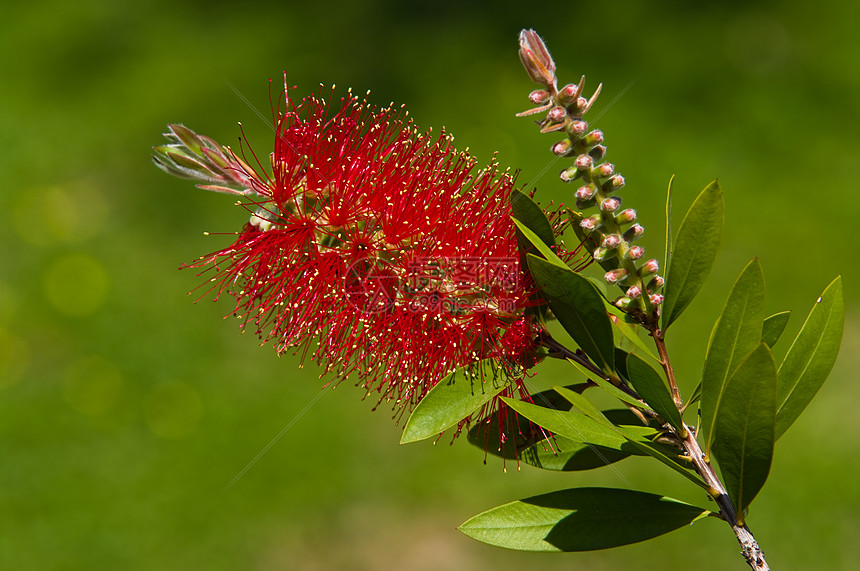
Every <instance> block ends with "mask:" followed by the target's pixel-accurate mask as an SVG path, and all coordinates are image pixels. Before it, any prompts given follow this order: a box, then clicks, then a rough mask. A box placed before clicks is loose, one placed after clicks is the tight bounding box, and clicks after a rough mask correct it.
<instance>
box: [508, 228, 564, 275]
mask: <svg viewBox="0 0 860 571" xmlns="http://www.w3.org/2000/svg"><path fill="white" fill-rule="evenodd" d="M513 221H514V225H515V226H516V227H517V230H518V231H519V232H520V233H521V234H522V235H523V237H525V239H526V240H527V241H528V243H529V244H531V245H532V246H534V248H535V249H536V250H537V251H538V252H539V253H540V255H541V256H543V257H544V258H545V259H546V260H547V261H549V262H550V263H552V264H553V265H554V266H557V267H559V268H562V269H565V270H568V271H571V272H572V271H573V270H571V269H570V267H568V265H567V264H565V263H564V260H562V259H561V258H559V257H558V256H557V255H556V254H555V252H553V251H552V249H550V247H549V246H547V245H546V244H545V243H544V241H543V240H541V238H540V236H538V235H537V234H535V233H534V232H532V231H531V230H530V229H529V228H528V227H526V225H525V224H523V223H522V222H520V221H519V220H517V219H516V218H514V219H513ZM529 255H530V256H533V255H534V254H529ZM535 257H537V256H535Z"/></svg>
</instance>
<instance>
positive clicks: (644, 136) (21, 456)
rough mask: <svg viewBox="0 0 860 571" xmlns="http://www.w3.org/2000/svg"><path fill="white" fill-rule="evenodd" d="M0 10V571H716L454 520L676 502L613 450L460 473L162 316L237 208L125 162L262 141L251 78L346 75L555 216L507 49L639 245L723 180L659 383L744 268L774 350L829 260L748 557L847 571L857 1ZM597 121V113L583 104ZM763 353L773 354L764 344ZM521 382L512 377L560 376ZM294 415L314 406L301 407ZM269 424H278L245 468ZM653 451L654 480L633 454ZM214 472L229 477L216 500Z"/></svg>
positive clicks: (309, 382)
mask: <svg viewBox="0 0 860 571" xmlns="http://www.w3.org/2000/svg"><path fill="white" fill-rule="evenodd" d="M457 4H458V6H457V7H454V5H453V4H451V5H449V4H442V3H436V2H397V1H394V0H388V1H379V2H372V3H367V2H346V1H342V0H335V1H329V2H326V3H312V2H293V1H289V0H288V1H281V2H276V3H275V2H273V3H260V2H248V3H235V2H224V1H212V0H210V1H207V2H202V1H197V2H166V1H159V2H141V3H136V4H126V3H120V2H108V1H106V0H81V1H80V2H75V3H71V2H49V1H35V2H16V3H9V5H6V6H4V9H3V16H2V19H0V261H2V264H0V439H2V440H0V454H2V456H0V566H2V567H3V568H4V569H10V570H12V569H14V570H30V569H33V570H42V569H45V570H47V569H159V570H161V569H163V570H179V569H261V570H275V569H277V570H280V569H307V570H316V569H417V570H423V569H428V570H429V569H489V568H493V569H500V570H501V569H516V568H525V569H534V568H541V569H590V570H610V569H629V568H632V567H633V566H636V567H637V568H645V569H651V568H660V569H691V568H693V569H741V568H744V565H743V563H742V561H741V559H740V557H739V556H738V554H737V551H738V546H737V544H736V542H735V539H734V537H733V535H732V534H731V532H730V531H729V529H728V527H727V526H725V525H724V524H721V523H719V522H717V521H704V522H700V523H697V524H696V525H695V526H692V527H691V528H689V529H683V530H680V531H677V532H674V533H673V534H670V535H667V536H664V537H662V538H660V539H658V540H655V541H652V542H648V543H643V544H638V545H634V546H629V547H625V548H622V549H617V550H612V551H606V552H594V553H585V554H567V555H565V554H558V555H552V554H528V553H515V552H505V551H502V550H498V549H495V548H491V547H487V546H484V545H481V544H478V543H476V542H474V541H472V540H470V539H468V538H466V537H465V536H463V535H461V534H459V532H457V531H456V529H455V527H456V526H457V525H458V524H460V523H461V522H463V521H465V520H466V519H467V518H468V517H470V516H471V515H473V514H475V513H477V512H479V511H482V510H484V509H487V508H490V507H493V506H495V505H498V504H501V503H505V502H508V501H512V500H514V499H518V498H521V497H526V496H529V495H533V494H537V493H542V492H548V491H551V490H554V489H559V488H564V487H575V486H579V485H605V486H620V487H636V488H641V489H645V490H648V491H652V492H659V493H665V494H668V495H672V496H675V497H678V498H681V499H684V500H687V501H692V502H698V503H700V504H703V505H704V504H705V499H704V498H703V497H702V494H700V493H699V491H698V490H697V489H693V487H692V486H689V485H688V483H687V482H686V481H685V480H683V479H682V478H678V477H676V476H674V475H672V474H671V473H670V472H667V471H665V470H663V469H661V468H660V467H659V466H651V464H652V462H647V461H645V460H640V459H633V460H630V461H627V462H624V463H621V464H619V465H618V466H617V467H616V468H613V469H610V468H604V469H601V470H597V471H594V472H588V473H581V474H558V473H545V472H540V471H537V470H535V469H532V468H529V467H527V466H524V467H523V468H522V469H521V470H518V469H517V467H516V465H515V464H514V463H508V465H507V470H506V471H503V469H502V465H501V463H500V462H498V461H496V460H494V459H490V460H489V462H488V463H487V465H484V464H483V453H482V452H481V451H479V450H477V449H474V448H472V447H470V446H469V445H468V444H467V443H466V442H465V440H462V439H461V440H460V441H457V442H455V443H454V445H453V446H449V445H448V443H449V440H450V438H449V437H448V436H446V437H443V438H442V439H441V440H440V441H439V443H438V445H436V446H435V447H434V446H433V445H432V444H431V443H421V444H417V445H409V446H400V445H398V440H399V429H398V428H396V427H395V426H394V424H393V422H392V421H391V419H390V416H391V414H390V412H389V410H388V409H386V408H384V407H381V408H380V410H378V411H376V412H374V413H371V411H370V409H371V408H372V405H373V403H371V402H368V401H365V402H361V400H360V399H361V391H360V390H359V389H356V388H354V387H352V386H351V385H350V384H349V383H344V384H343V385H342V386H341V387H340V388H338V389H337V390H335V391H327V392H325V393H323V394H322V396H321V397H320V398H319V399H317V396H319V390H320V386H321V384H322V383H321V382H320V380H319V379H318V375H319V371H318V370H317V369H316V368H315V367H314V366H308V367H305V368H304V369H300V368H299V367H298V365H299V360H298V358H296V357H293V356H284V357H282V358H280V359H278V358H277V357H276V356H275V354H274V351H273V350H272V349H271V348H260V347H258V343H257V341H256V340H255V338H253V337H251V336H240V335H239V334H238V330H237V327H236V323H234V322H233V321H231V320H229V319H227V320H222V319H220V317H222V316H223V315H224V314H225V313H227V312H228V311H229V309H230V306H229V303H227V302H223V303H218V304H212V303H210V302H200V303H198V304H196V305H195V304H193V303H192V298H190V297H188V296H186V295H185V292H186V291H188V290H191V289H192V288H194V287H195V286H196V285H197V283H198V279H197V278H196V277H195V275H194V274H193V272H191V271H184V272H179V271H177V270H176V268H177V266H178V265H179V263H181V262H184V261H189V260H191V259H193V258H194V257H196V256H198V255H201V254H203V253H206V252H209V251H212V250H215V249H218V248H220V247H222V246H223V245H224V244H225V243H226V238H225V237H223V236H209V237H205V236H203V232H204V231H211V232H230V231H234V230H236V229H238V228H239V226H240V225H241V224H242V223H243V222H244V221H245V219H246V214H245V213H244V212H243V211H242V210H240V209H237V208H234V207H232V206H231V203H232V200H231V199H230V198H229V197H227V196H221V195H213V194H209V193H205V192H202V191H198V190H196V189H194V188H193V187H192V186H191V185H190V184H188V183H187V182H184V181H179V180H174V179H172V178H170V177H168V176H166V175H164V174H163V173H161V172H160V171H158V170H157V169H155V168H154V167H153V166H152V165H151V163H150V161H149V152H150V147H151V146H152V145H155V144H158V143H159V142H160V140H161V133H162V132H163V130H164V126H165V124H166V123H168V122H184V123H186V124H187V125H189V126H191V127H192V128H194V129H196V130H198V131H199V132H201V133H204V134H208V135H210V136H212V137H214V138H216V139H217V140H219V141H221V142H223V143H225V144H226V143H231V144H232V143H235V142H236V140H237V136H238V128H237V126H236V122H237V121H241V122H242V123H243V125H244V128H245V131H246V133H247V134H248V136H249V138H250V140H251V141H252V143H253V145H254V147H255V149H256V150H257V151H259V152H261V153H262V154H265V153H267V152H268V149H269V148H270V147H271V130H270V128H269V126H268V123H267V121H264V120H262V119H261V118H260V117H259V116H258V110H259V112H260V113H262V115H263V117H269V116H270V112H269V101H268V84H267V80H268V79H269V78H272V79H273V81H274V83H273V86H274V89H275V90H277V87H278V85H280V83H281V72H282V71H283V70H286V71H287V72H288V74H289V81H290V82H291V83H293V84H298V85H299V91H298V93H300V94H306V93H310V92H311V91H314V90H316V89H317V85H318V84H319V83H324V84H326V85H330V84H332V83H335V84H337V86H338V87H337V90H338V93H342V92H343V91H344V90H345V89H346V87H347V86H352V87H353V88H354V89H355V90H356V91H357V92H359V93H361V92H363V91H365V90H367V89H372V92H371V94H370V99H371V100H372V101H373V102H375V103H377V104H380V105H385V104H388V103H389V102H390V101H394V102H396V103H397V104H400V103H404V104H406V105H407V108H408V109H409V110H410V113H411V116H412V117H413V118H414V119H415V121H416V122H417V124H418V125H419V126H421V127H422V128H425V129H427V128H431V127H432V128H433V129H434V130H438V129H440V128H441V127H443V126H444V127H446V128H447V129H449V130H450V131H451V132H452V133H454V134H455V136H456V142H457V144H458V145H459V146H460V147H467V146H468V147H469V148H470V149H471V150H472V151H473V152H474V153H475V154H476V156H477V157H478V158H479V159H481V160H482V161H484V162H486V161H489V160H490V158H491V156H492V153H493V152H494V151H498V152H499V155H498V156H499V160H500V162H501V163H502V165H504V166H511V167H514V168H518V169H521V173H520V175H519V181H520V182H521V183H522V184H524V185H527V186H528V187H529V188H531V187H535V186H536V187H538V188H539V195H538V196H539V198H541V199H542V200H544V201H548V200H550V199H554V200H556V201H558V200H565V197H567V196H570V192H572V189H571V188H569V187H564V186H563V185H562V184H561V183H560V182H559V181H558V179H557V177H556V175H557V172H558V171H559V170H560V169H561V165H560V164H559V163H554V164H550V163H551V159H552V156H551V155H550V153H549V152H548V149H549V146H550V144H551V143H553V142H554V141H555V139H554V138H553V137H551V136H541V135H539V134H538V133H537V130H536V128H535V127H534V125H533V124H532V123H531V122H530V121H529V120H528V119H515V118H514V116H513V115H514V113H515V112H517V111H520V110H522V109H525V108H526V107H528V102H527V100H526V95H527V94H528V92H529V91H530V90H531V89H532V84H530V83H529V81H528V79H527V77H526V75H525V73H524V72H523V71H522V69H521V66H520V63H519V61H518V59H517V55H516V47H517V45H516V38H517V32H518V31H519V30H520V29H521V28H522V27H534V28H536V29H537V30H538V31H539V32H540V33H541V34H542V35H543V36H544V37H545V39H546V40H547V42H548V45H549V47H550V49H551V50H552V52H553V54H554V56H555V59H556V61H557V63H558V65H559V70H560V71H559V74H560V76H561V78H562V81H574V82H575V81H576V80H577V79H578V78H579V75H580V74H585V75H587V77H588V85H590V86H591V87H594V86H596V85H597V83H598V82H603V83H604V93H603V95H602V96H601V99H600V100H599V102H598V104H597V105H596V107H595V110H594V111H593V112H592V113H591V121H592V125H593V126H595V127H599V128H601V129H603V130H604V132H605V134H606V137H607V145H608V147H609V156H608V158H609V159H610V160H611V161H613V162H614V163H615V164H616V165H617V166H618V168H619V170H620V171H621V172H622V173H623V174H624V175H625V176H626V178H627V181H628V186H627V188H626V189H625V191H624V193H623V195H624V199H625V205H628V206H631V207H635V208H636V209H637V210H638V211H639V213H640V218H641V220H642V222H643V224H644V225H645V227H646V234H647V235H646V237H645V239H644V244H645V246H646V247H647V249H648V251H649V254H652V255H657V254H658V253H659V252H661V251H662V237H661V236H662V233H663V214H662V213H663V201H664V193H665V188H666V184H667V182H668V180H669V177H670V176H671V175H672V174H675V175H676V187H675V189H676V193H675V203H676V207H677V218H676V220H677V221H678V222H679V221H680V214H681V212H682V210H683V209H685V208H686V207H687V206H688V205H689V204H690V202H691V201H692V199H693V197H694V196H695V194H696V193H697V192H698V191H699V190H700V189H701V188H702V187H704V185H705V184H707V183H708V182H709V181H710V180H711V179H713V178H714V177H719V178H720V181H721V183H722V186H723V188H724V190H725V193H726V200H727V205H728V209H727V210H728V222H727V228H726V233H725V238H724V246H723V249H722V252H721V255H720V257H719V258H718V260H717V264H716V267H715V270H714V274H713V276H712V279H711V281H710V282H709V283H708V284H707V285H706V287H705V288H704V289H703V291H702V293H701V294H700V296H699V298H698V299H697V300H696V301H695V302H694V305H693V306H692V307H691V308H690V309H689V310H688V312H687V314H686V315H685V316H684V318H682V320H681V321H679V322H678V323H677V324H676V325H675V326H673V330H672V331H671V334H672V335H671V336H670V340H669V342H670V349H671V351H672V352H673V354H674V356H675V359H676V366H677V369H678V371H679V374H680V375H681V378H682V379H683V380H682V390H684V391H686V392H687V394H689V392H690V391H691V390H692V387H693V386H694V385H695V383H696V381H697V379H698V375H699V374H700V371H701V361H702V358H703V354H704V350H705V345H706V343H707V337H708V334H709V331H710V327H711V324H712V323H713V320H714V319H715V318H716V316H717V314H718V312H719V310H720V308H721V306H722V304H723V301H724V299H725V296H726V295H727V293H728V289H729V287H730V286H731V283H732V282H733V280H734V278H735V276H736V275H737V274H738V272H739V271H740V270H741V268H742V267H743V265H744V264H745V263H746V262H747V261H748V260H749V259H750V258H751V257H752V256H760V257H761V262H762V265H763V267H764V270H765V275H766V277H767V280H768V284H769V288H770V289H769V300H768V304H769V309H770V310H772V312H776V311H779V310H783V309H788V308H790V309H792V310H794V312H795V313H794V315H793V318H792V321H791V323H790V325H789V331H788V333H787V334H786V336H789V335H793V334H794V332H796V330H797V328H798V327H799V325H800V323H801V322H802V319H803V317H804V316H805V314H806V312H807V311H808V309H809V307H810V306H811V304H812V302H813V301H814V300H815V298H816V296H817V295H818V294H819V292H820V291H821V290H822V289H823V288H824V286H825V285H826V284H827V283H829V282H830V280H831V279H832V278H833V277H834V276H835V275H836V274H839V273H842V274H843V276H844V280H845V282H844V283H845V291H846V301H847V320H846V329H845V337H844V340H843V347H842V354H841V357H840V360H839V361H838V363H837V365H836V367H835V369H834V372H833V375H832V377H831V379H830V380H829V382H828V383H827V384H826V385H825V386H824V388H823V389H822V391H821V393H820V394H819V396H818V398H817V399H816V400H815V401H814V402H813V404H812V406H811V408H810V409H809V410H808V412H807V413H806V414H805V415H804V416H803V417H801V419H800V421H799V422H798V423H797V424H796V425H795V426H794V427H793V428H792V429H791V431H790V432H789V433H788V434H787V435H786V436H785V437H784V438H783V439H782V440H781V441H780V442H779V444H778V447H777V451H776V459H775V463H774V466H773V469H772V473H771V480H770V481H769V483H768V485H767V486H766V487H765V488H764V490H763V492H762V493H761V495H760V496H759V498H758V499H757V500H756V502H755V503H754V504H753V507H752V513H751V514H750V517H749V523H750V525H751V527H752V528H753V530H754V531H755V532H756V534H757V536H758V538H759V539H760V541H761V543H762V545H763V547H764V549H765V551H766V553H767V554H768V557H769V560H770V562H771V564H772V566H773V567H774V568H776V569H853V568H855V565H856V561H857V551H856V550H857V547H856V539H857V537H858V536H860V515H858V513H860V509H858V508H860V487H858V486H857V474H858V471H860V460H858V448H860V436H858V434H860V423H858V420H857V419H858V418H860V417H858V416H857V414H856V407H857V404H856V403H857V401H858V397H860V389H858V382H857V378H856V374H855V371H856V370H857V368H858V355H860V330H858V327H860V326H858V323H860V322H858V301H860V296H858V287H857V283H858V281H860V270H858V267H860V266H858V264H857V263H856V261H855V260H854V256H855V255H856V252H857V239H856V238H857V228H858V223H857V220H858V210H860V195H858V179H860V147H858V135H857V125H858V124H860V103H858V102H860V71H858V69H860V67H858V54H860V40H858V35H857V33H856V29H855V27H856V23H857V22H858V21H860V7H858V6H860V5H857V4H855V3H851V2H844V1H839V0H822V1H820V2H816V3H814V4H812V5H810V4H809V3H808V2H800V1H793V2H725V3H719V4H714V5H712V6H704V5H703V6H700V7H696V6H692V5H691V3H688V2H679V1H675V2H661V3H656V2H651V3H645V2H633V1H625V2H601V3H596V2H593V3H585V2H569V3H558V4H555V5H553V4H538V3H531V4H529V3H521V2H520V3H489V2H487V3H477V2H459V3H457ZM598 116H599V118H597V117H598ZM785 348H786V342H785V341H783V342H782V343H780V345H778V346H777V349H778V352H780V351H784V350H785ZM570 374H571V371H570V369H569V368H565V367H562V366H560V365H557V364H552V363H551V364H547V365H545V366H542V367H541V368H540V369H539V374H538V376H537V377H536V378H535V379H534V382H535V384H536V385H538V386H540V387H545V386H550V385H552V384H557V383H563V382H570V380H571V377H569V375H570ZM315 399H316V400H315ZM286 427H288V429H287V430H286V431H285V433H284V435H283V437H282V438H281V439H280V440H278V441H277V442H276V443H274V444H273V445H272V446H271V447H270V448H268V449H266V450H265V453H264V454H262V455H261V456H260V457H259V458H257V461H256V462H255V463H254V464H253V465H252V466H250V468H248V469H247V470H246V471H244V473H243V469H244V468H245V467H246V466H248V464H249V463H250V462H251V461H252V460H254V459H255V458H256V457H257V456H258V453H260V452H261V451H263V450H264V449H265V448H266V446H267V444H269V443H270V441H272V439H273V438H274V437H275V436H276V435H278V434H279V433H280V432H281V431H282V430H283V429H285V428H286ZM655 464H656V463H655ZM240 474H241V477H239V478H238V479H237V480H236V481H235V483H234V484H233V485H230V486H228V485H229V484H230V482H231V481H233V480H234V479H235V478H236V477H237V476H239V475H240Z"/></svg>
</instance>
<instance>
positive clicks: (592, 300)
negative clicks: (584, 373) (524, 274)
mask: <svg viewBox="0 0 860 571" xmlns="http://www.w3.org/2000/svg"><path fill="white" fill-rule="evenodd" d="M528 264H529V270H530V271H531V275H532V278H534V281H535V283H536V284H537V285H538V287H540V289H541V292H542V294H543V295H544V296H545V297H546V298H547V300H548V301H549V306H550V308H551V309H552V312H553V314H554V315H555V316H556V318H558V321H559V323H561V325H562V327H564V330H565V331H567V333H568V334H569V335H570V336H571V337H572V338H573V340H574V341H575V342H576V344H577V345H579V347H580V348H581V349H582V350H583V351H584V352H585V354H586V355H588V357H589V358H590V359H591V360H592V361H594V363H595V364H596V365H597V366H599V367H600V368H601V369H602V370H603V371H605V372H607V373H609V372H611V371H612V370H613V368H614V363H615V342H614V340H613V336H612V322H611V321H610V319H609V315H608V314H607V313H606V309H605V305H604V303H603V297H601V295H600V293H598V291H597V289H595V287H594V286H593V285H592V284H591V282H589V281H588V280H587V279H585V278H584V277H582V276H580V275H579V274H577V273H575V272H573V271H572V270H570V269H569V268H567V267H560V266H558V265H557V264H554V263H552V262H549V261H547V260H544V259H542V258H538V257H537V256H534V255H532V254H529V255H528Z"/></svg>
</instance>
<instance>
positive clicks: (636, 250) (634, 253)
mask: <svg viewBox="0 0 860 571" xmlns="http://www.w3.org/2000/svg"><path fill="white" fill-rule="evenodd" d="M644 255H645V248H643V247H642V246H633V247H632V248H629V249H628V250H627V257H628V258H630V259H631V260H638V259H639V258H641V257H642V256H644Z"/></svg>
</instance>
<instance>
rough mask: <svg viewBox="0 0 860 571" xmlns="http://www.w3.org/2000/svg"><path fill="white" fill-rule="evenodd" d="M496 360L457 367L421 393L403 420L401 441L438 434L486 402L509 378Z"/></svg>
mask: <svg viewBox="0 0 860 571" xmlns="http://www.w3.org/2000/svg"><path fill="white" fill-rule="evenodd" d="M497 367H498V364H497V363H496V362H495V360H492V359H487V360H485V361H481V362H480V363H478V364H477V365H475V366H473V367H464V368H462V369H457V370H456V371H454V372H453V373H451V374H450V375H448V376H447V377H445V378H444V379H442V380H441V381H439V382H438V383H437V384H436V386H435V387H433V388H432V389H430V391H429V392H428V393H427V394H426V395H424V398H422V399H421V400H420V401H419V402H418V404H417V405H416V407H415V410H413V411H412V414H411V415H410V416H409V420H407V421H406V427H405V428H404V429H403V435H402V436H401V438H400V443H401V444H406V443H408V442H416V441H418V440H424V439H425V438H430V437H431V436H437V435H439V434H440V433H442V432H443V431H444V430H446V429H448V428H451V427H452V426H456V425H457V423H459V422H460V421H461V420H463V419H464V418H467V417H468V416H470V415H471V414H472V413H473V412H475V411H477V410H478V409H479V408H481V407H482V406H483V405H484V404H485V403H487V402H489V401H490V400H491V399H492V398H493V397H495V396H496V395H497V394H499V393H500V392H501V391H502V390H503V389H504V388H505V387H506V386H508V382H509V381H508V380H507V379H506V378H505V377H504V375H503V374H502V372H501V371H499V370H498V368H497Z"/></svg>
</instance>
